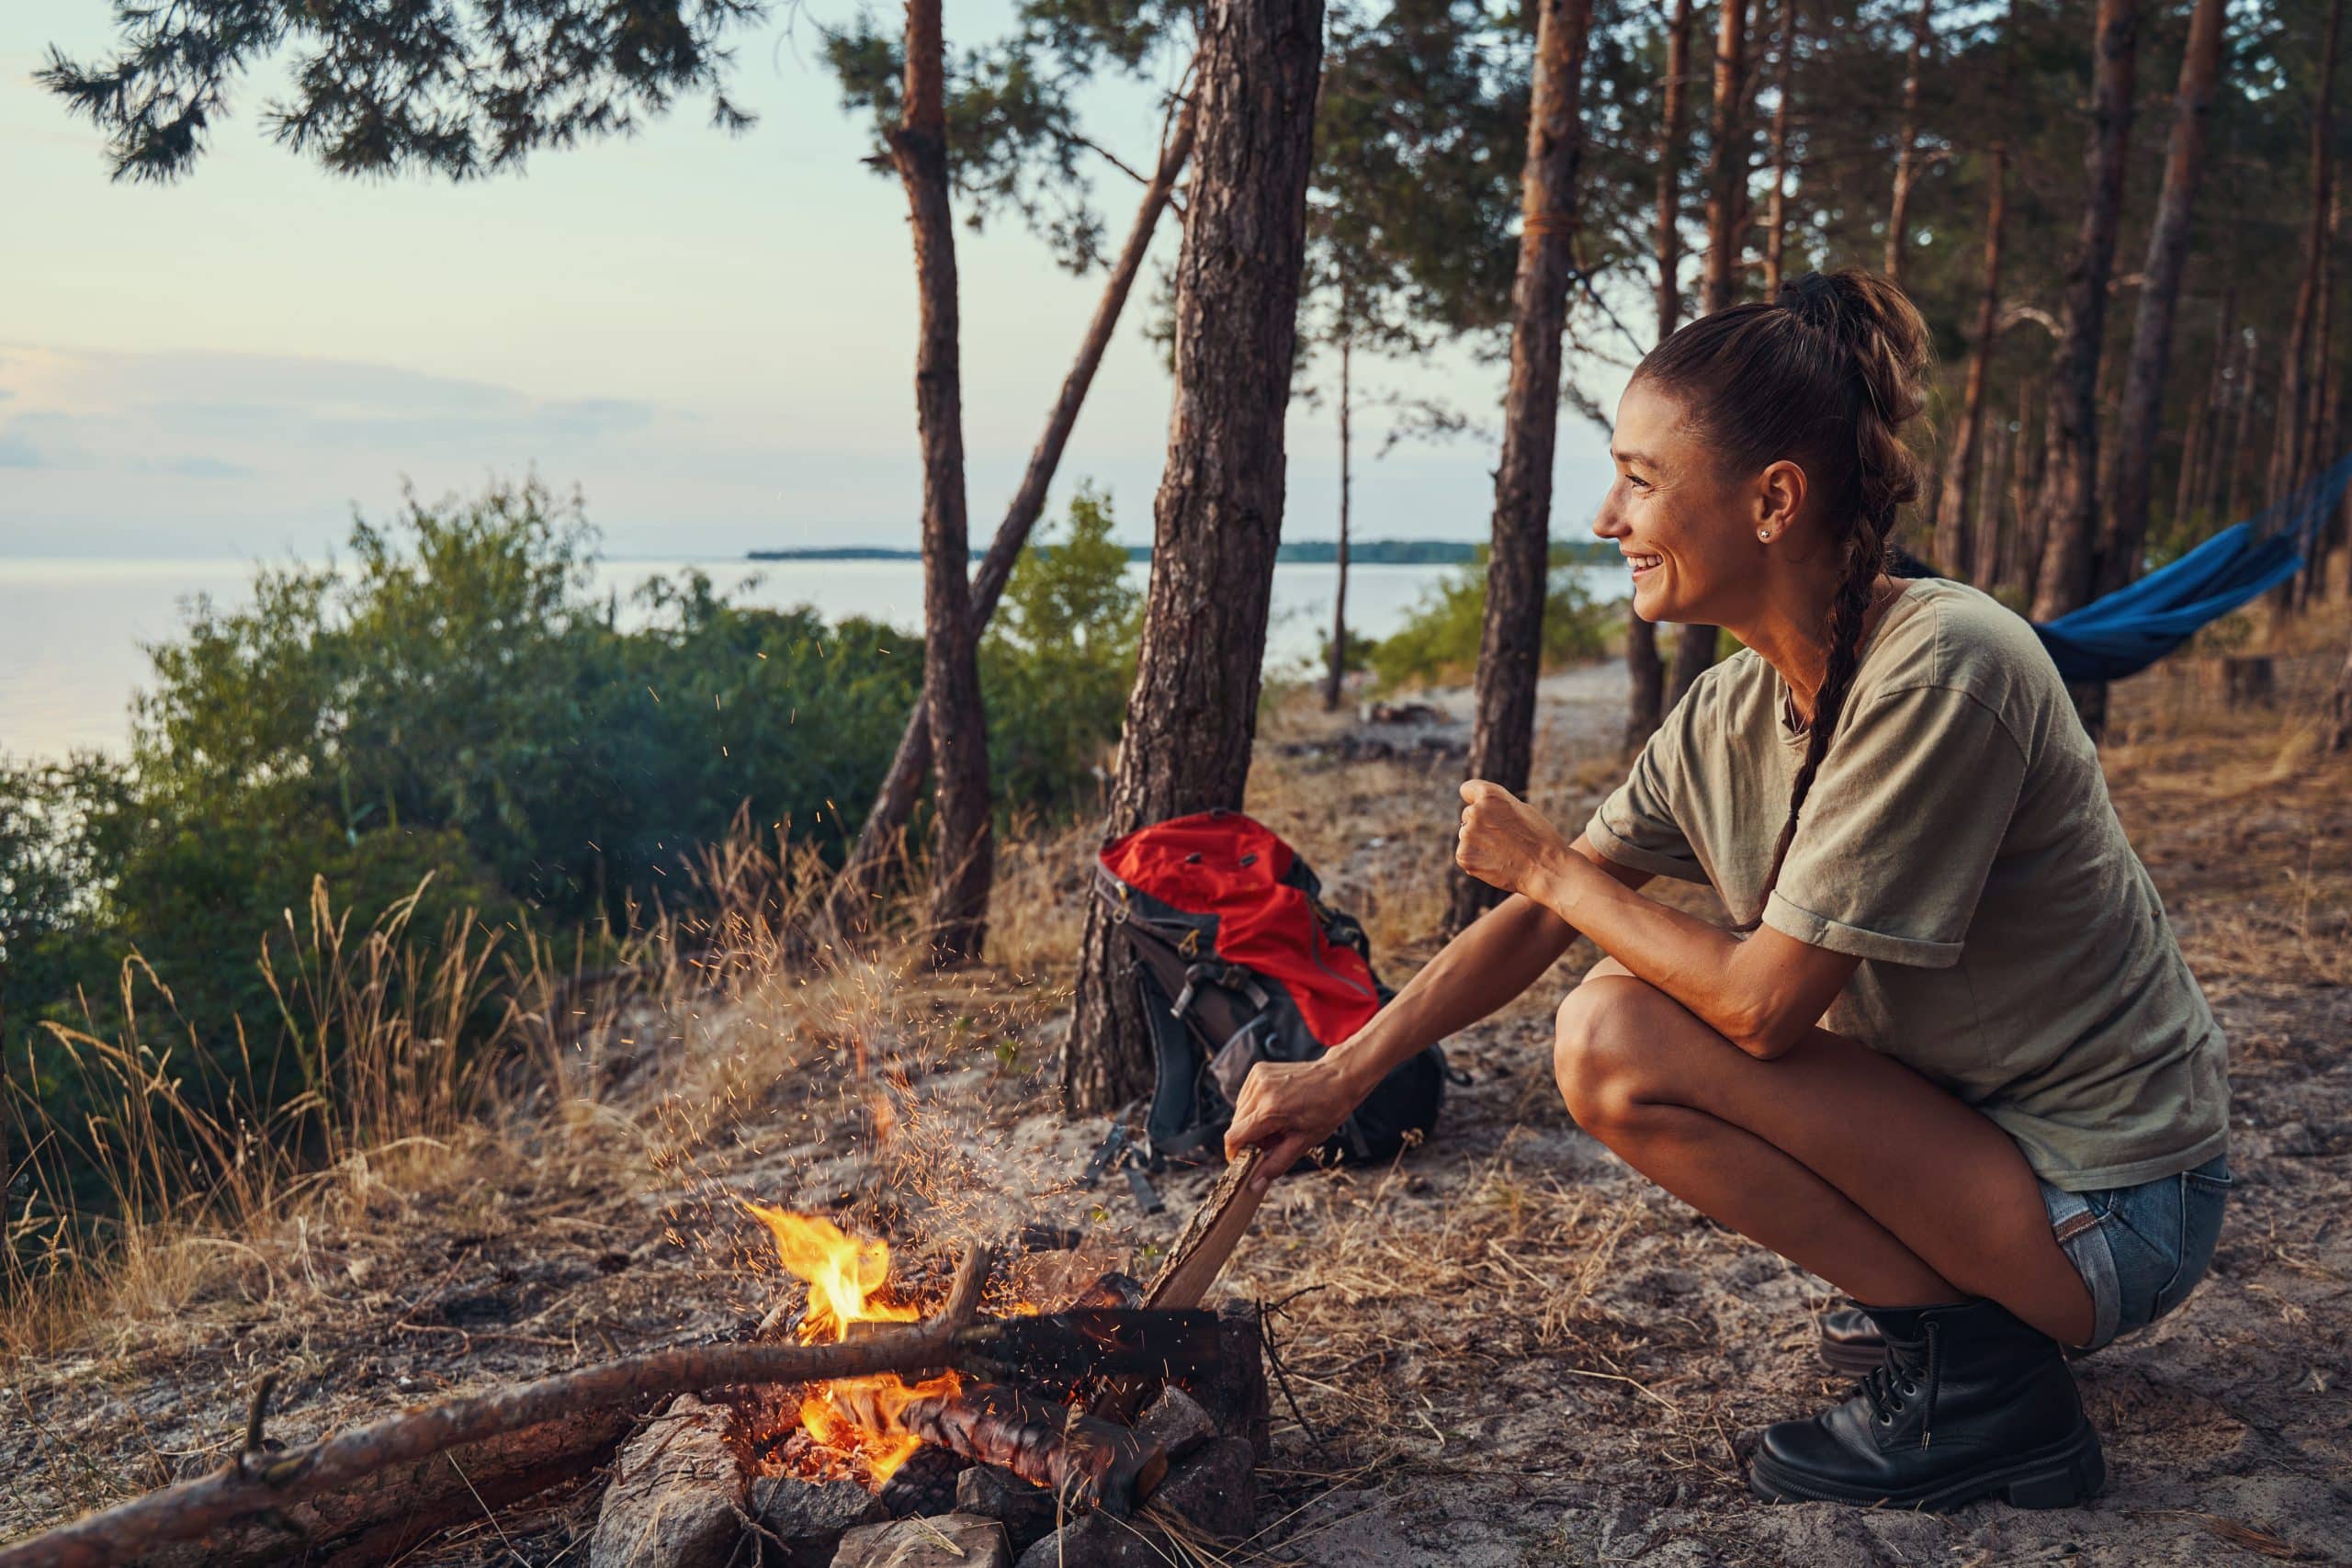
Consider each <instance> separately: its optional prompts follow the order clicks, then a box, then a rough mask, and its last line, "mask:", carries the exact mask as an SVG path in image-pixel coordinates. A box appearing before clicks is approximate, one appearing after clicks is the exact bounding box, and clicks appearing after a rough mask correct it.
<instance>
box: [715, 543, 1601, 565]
mask: <svg viewBox="0 0 2352 1568" xmlns="http://www.w3.org/2000/svg"><path fill="white" fill-rule="evenodd" d="M1478 549H1479V547H1478V546H1476V545H1475V544H1472V543H1471V542H1469V541H1468V540H1466V539H1366V540H1364V541H1363V542H1362V543H1361V544H1351V545H1350V546H1349V547H1348V560H1349V563H1350V564H1351V565H1354V566H1461V565H1464V564H1466V563H1468V562H1470V561H1475V560H1476V559H1477V558H1478ZM1126 551H1127V558H1128V559H1129V560H1131V561H1148V560H1149V559H1150V558H1151V547H1150V546H1149V545H1129V546H1127V547H1126ZM744 555H745V558H746V559H749V560H759V561H828V560H830V561H840V560H903V561H919V560H921V559H922V551H921V550H908V549H895V548H884V547H877V546H872V545H820V546H816V547H811V548H808V549H789V550H748V551H746V552H744ZM1617 557H1618V552H1617V547H1616V546H1614V545H1611V544H1605V543H1602V542H1600V541H1598V540H1589V539H1558V540H1555V541H1553V545H1552V559H1553V562H1554V564H1555V565H1557V564H1563V563H1567V562H1574V563H1577V564H1578V565H1589V564H1591V563H1592V562H1594V561H1605V562H1612V563H1613V562H1614V561H1615V560H1616V559H1617ZM1339 558H1340V547H1339V544H1338V542H1337V541H1336V540H1332V539H1301V540H1298V541H1297V542H1295V543H1293V544H1287V545H1277V546H1276V547H1274V559H1275V561H1276V562H1277V563H1279V564H1282V565H1286V566H1330V565H1335V564H1337V562H1338V561H1339Z"/></svg>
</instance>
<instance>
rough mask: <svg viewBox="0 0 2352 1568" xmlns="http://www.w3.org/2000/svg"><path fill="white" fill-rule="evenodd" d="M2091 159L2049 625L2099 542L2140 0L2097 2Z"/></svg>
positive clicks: (2065, 385)
mask: <svg viewBox="0 0 2352 1568" xmlns="http://www.w3.org/2000/svg"><path fill="white" fill-rule="evenodd" d="M2096 38H2097V43H2096V49H2097V53H2096V59H2095V63H2094V66H2093V70H2092V77H2091V122H2092V129H2091V141H2090V152H2089V155H2088V156H2087V158H2086V160H2085V164H2086V174H2087V175H2088V179H2087V182H2086V183H2087V184H2088V186H2089V190H2088V193H2087V195H2086V200H2085V203H2084V208H2083V222H2082V228H2081V231H2080V232H2079V233H2078V234H2077V236H2076V238H2075V249H2074V254H2073V255H2072V257H2071V258H2070V259H2069V262H2068V265H2067V268H2066V309H2065V315H2064V325H2063V327H2062V329H2061V331H2060V333H2059V350H2058V366H2057V374H2056V375H2055V376H2053V377H2052V380H2051V388H2050V399H2051V412H2052V415H2053V418H2054V423H2055V425H2056V440H2055V443H2054V444H2053V445H2052V447H2051V451H2050V460H2049V467H2048V470H2047V471H2046V472H2045V473H2044V474H2043V475H2042V481H2041V502H2042V504H2041V510H2042V513H2043V525H2042V529H2043V533H2042V541H2041V547H2042V560H2041V582H2040V583H2039V584H2038V585H2037V586H2036V588H2035V591H2034V596H2033V618H2034V619H2036V620H2038V621H2050V620H2055V619H2056V618H2057V617H2058V616H2060V615H2064V614H2065V613H2066V612H2067V611H2069V610H2073V609H2075V608H2077V607H2078V606H2080V605H2081V604H2084V603H2085V602H2086V600H2088V599H2089V597H2090V587H2091V565H2092V560H2091V552H2092V547H2093V546H2094V545H2095V544H2097V542H2098V361H2099V347H2100V344H2101V343H2102V342H2103V334H2104V330H2105V327H2106V322H2107V288H2108V279H2109V276H2110V275H2111V274H2112V273H2113V271H2114V268H2115V237H2116V230H2117V227H2118V223H2119V220H2120V217H2121V214H2122V210H2123V175H2124V164H2125V158H2126V154H2127V153H2128V152H2130V150H2131V87H2132V76H2133V73H2134V70H2135V68H2136V66H2137V64H2138V60H2139V43H2140V11H2139V0H2098V32H2097V35H2096ZM2085 691H2087V688H2086V689H2085ZM2075 701H2076V705H2077V707H2080V706H2082V705H2083V703H2084V701H2085V692H2084V691H2078V692H2077V693H2076V694H2075ZM2093 718H2094V716H2093V715H2092V714H2089V713H2086V714H2085V715H2084V722H2085V724H2086V727H2092V726H2093ZM2093 733H2094V734H2096V733H2097V730H2096V728H2095V727H2093Z"/></svg>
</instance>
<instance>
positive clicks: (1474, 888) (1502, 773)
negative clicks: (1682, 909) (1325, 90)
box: [1447, 0, 1592, 931]
mask: <svg viewBox="0 0 2352 1568" xmlns="http://www.w3.org/2000/svg"><path fill="white" fill-rule="evenodd" d="M1591 20H1592V0H1543V4H1542V6H1541V10H1540V12H1539V14H1538V16H1537V18H1536V24H1535V91H1534V99H1533V102H1532V105H1531V106H1530V107H1529V112H1528V119H1527V164H1526V168H1525V171H1524V172H1523V173H1522V175H1521V180H1520V205H1521V227H1520V237H1519V276H1518V278H1517V281H1516V282H1515V283H1514V285H1513V287H1512V289H1511V322H1510V389H1508V390H1507V391H1506V392H1505V393H1504V394H1503V453H1502V464H1501V466H1500V467H1499V468H1497V469H1496V471H1495V519H1494V532H1493V545H1492V547H1491V548H1490V550H1489V552H1488V555H1487V615H1486V623H1485V625H1484V626H1483V627H1482V628H1481V630H1480V633H1479V637H1478V672H1477V698H1478V711H1477V716H1476V719H1475V720H1474V722H1473V723H1472V725H1471V728H1470V776H1471V777H1472V778H1474V779H1487V780H1491V781H1492V782H1494V783H1496V784H1500V785H1502V786H1503V787H1504V788H1505V789H1507V790H1510V792H1511V793H1512V794H1514V795H1525V794H1526V793H1527V779H1528V773H1529V771H1530V769H1531V767H1532V763H1533V760H1534V749H1535V684H1536V681H1537V678H1538V677H1539V676H1541V675H1542V674H1543V662H1544V587H1545V584H1546V581H1547V579H1548V578H1549V577H1550V575H1551V543H1552V539H1551V522H1552V454H1553V451H1554V449H1555V443H1556V441H1557V438H1558V434H1559V424H1560V335H1561V333H1562V331H1563V330H1564V329H1565V327H1566V322H1567V315H1568V273H1569V268H1570V266H1571V265H1572V263H1573V260H1574V256H1573V251H1572V246H1573V243H1574V241H1575V238H1576V227H1577V165H1578V164H1580V163H1581V162H1582V161H1583V155H1584V113H1583V105H1582V101H1581V100H1582V96H1583V87H1584V54H1585V39H1586V34H1587V30H1588V28H1589V24H1590V22H1591ZM1449 875H1450V876H1451V878H1452V883H1453V887H1452V895H1451V899H1450V908H1449V910H1448V915H1447V924H1448V929H1449V930H1452V931H1460V930H1461V929H1462V928H1463V927H1464V926H1466V925H1468V924H1469V923H1470V922H1471V921H1472V920H1474V919H1476V918H1477V916H1478V912H1479V911H1480V910H1482V909H1484V908H1487V906H1488V905H1490V904H1492V903H1493V902H1494V901H1495V900H1496V899H1497V898H1498V897H1500V895H1499V894H1498V891H1497V890H1496V889H1495V888H1494V887H1493V886H1490V885H1488V884H1487V883H1484V882H1481V881H1479V880H1478V879H1477V878H1476V877H1474V876H1471V875H1469V874H1466V873H1464V872H1463V871H1462V870H1461V869H1460V868H1459V867H1456V868H1454V869H1453V871H1452V872H1450V873H1449Z"/></svg>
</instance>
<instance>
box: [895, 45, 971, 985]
mask: <svg viewBox="0 0 2352 1568" xmlns="http://www.w3.org/2000/svg"><path fill="white" fill-rule="evenodd" d="M939 3H940V0H907V74H906V109H905V113H904V116H903V118H901V120H900V122H899V126H898V128H897V129H896V130H893V131H892V132H891V134H890V153H891V157H892V159H893V161H894V162H895V163H896V164H897V165H898V169H899V179H900V180H901V181H903V182H904V183H905V185H906V187H907V204H908V206H909V207H910V209H912V212H913V219H914V235H915V276H916V277H917V279H918V282H919V290H920V296H921V301H922V304H921V310H922V329H921V336H920V337H919V339H918V342H917V347H916V351H915V418H916V423H917V424H918V425H919V427H920V428H921V430H922V610H923V643H922V684H923V706H924V708H925V710H926V711H927V713H928V716H929V717H930V720H931V733H932V737H933V743H934V745H935V748H936V750H937V752H938V759H937V764H936V767H935V770H934V771H935V773H936V774H937V776H938V798H939V821H938V835H937V840H936V843H935V846H934V852H935V856H936V858H935V861H934V870H933V883H932V900H931V916H930V921H929V924H930V929H931V954H932V958H933V962H935V963H938V964H956V963H962V962H964V961H967V960H969V959H975V958H978V956H979V955H980V949H981V947H982V945H983V944H984V943H985V942H986V941H987V939H988V909H989V883H990V882H991V881H992V880H993V878H994V875H995V872H996V843H995V839H994V836H993V834H992V832H991V831H990V828H989V746H988V726H987V720H986V718H985V716H983V714H982V712H981V709H980V661H979V650H978V649H977V648H975V647H974V646H973V642H972V597H971V589H970V587H969V584H968V582H967V571H968V567H969V560H968V558H967V554H966V540H965V529H964V410H963V378H962V370H961V367H960V366H959V364H958V359H957V346H956V225H955V220H954V218H953V216H952V215H951V214H950V212H949V210H948V200H947V116H946V91H945V82H946V77H945V69H946V68H945V49H944V40H943V39H942V38H941V35H940V25H939Z"/></svg>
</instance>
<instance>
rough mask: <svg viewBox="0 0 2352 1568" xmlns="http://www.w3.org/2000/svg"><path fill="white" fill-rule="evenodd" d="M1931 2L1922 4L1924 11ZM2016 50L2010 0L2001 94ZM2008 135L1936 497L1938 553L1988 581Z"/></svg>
mask: <svg viewBox="0 0 2352 1568" xmlns="http://www.w3.org/2000/svg"><path fill="white" fill-rule="evenodd" d="M1926 13H1927V7H1926V6H1921V7H1920V14H1921V15H1922V16H1925V15H1926ZM2016 54H2017V4H2016V0H2010V5H2009V12H2008V17H2007V20H2006V22H2005V23H2004V25H2003V27H2002V39H2001V77H2000V84H2001V85H2000V91H1999V95H1998V96H2001V97H2003V98H2006V97H2007V96H2008V93H2007V88H2008V85H2009V82H2010V79H2011V65H2012V62H2014V60H2015V57H2016ZM2008 193H2009V141H2008V138H2007V137H2006V136H2002V137H1998V138H1996V140H1995V141H1994V143H1993V189H1992V194H1991V196H1990V197H1988V198H1987V199H1986V201H1985V266H1984V273H1985V277H1984V287H1983V288H1982V289H1981V290H1980V291H1979V292H1978V294H1977V296H1976V338H1975V342H1974V343H1973V344H1971V345H1970V348H1969V354H1968V385H1967V389H1966V391H1965V392H1964V393H1963V394H1962V401H1961V414H1960V443H1959V446H1958V447H1957V449H1956V450H1954V451H1953V453H1952V455H1951V482H1950V483H1948V484H1947V485H1946V486H1945V487H1944V493H1943V494H1942V495H1941V496H1940V497H1939V498H1938V502H1937V513H1936V559H1937V564H1939V566H1941V567H1942V568H1943V569H1944V570H1946V571H1967V570H1970V566H1971V563H1972V562H1975V563H1977V570H1978V572H1979V575H1978V576H1977V577H1976V581H1977V583H1978V585H1979V586H1981V587H1990V586H1991V584H1992V581H1993V580H1992V578H1991V577H1990V576H1989V575H1984V574H1983V573H1984V572H1985V567H1984V564H1983V560H1982V558H1985V557H1987V556H1988V555H1990V554H1991V553H1992V552H1987V551H1984V550H1977V549H1972V548H1971V547H1970V540H1969V537H1968V529H1969V520H1970V516H1971V510H1970V504H1969V503H1970V502H1972V501H1973V499H1974V498H1975V493H1976V479H1977V469H1978V468H1979V466H1980V465H1981V463H1982V461H1983V455H1984V439H1985V434H1984V433H1985V381H1986V379H1987V378H1988V377H1989V376H1990V375H1991V374H1992V365H1993V348H1994V345H1995V344H1997V343H1998V342H1999V341H2000V335H2001V243H2002V241H2003V239H2004V238H2005V237H2006V236H2007V232H2008V221H2009V194H2008Z"/></svg>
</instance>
